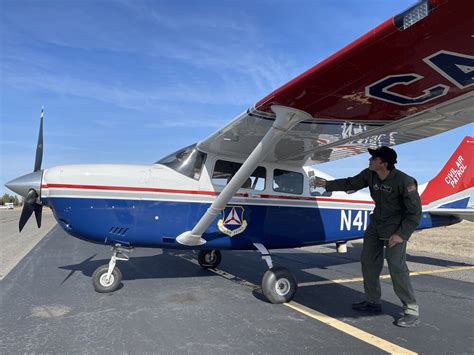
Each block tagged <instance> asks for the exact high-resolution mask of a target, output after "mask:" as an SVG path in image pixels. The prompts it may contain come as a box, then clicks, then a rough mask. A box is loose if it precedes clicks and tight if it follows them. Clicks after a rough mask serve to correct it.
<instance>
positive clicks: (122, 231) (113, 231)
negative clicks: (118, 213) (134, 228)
mask: <svg viewBox="0 0 474 355" xmlns="http://www.w3.org/2000/svg"><path fill="white" fill-rule="evenodd" d="M128 229H129V228H126V227H110V230H109V233H110V234H114V235H125V234H126V233H127V231H128Z"/></svg>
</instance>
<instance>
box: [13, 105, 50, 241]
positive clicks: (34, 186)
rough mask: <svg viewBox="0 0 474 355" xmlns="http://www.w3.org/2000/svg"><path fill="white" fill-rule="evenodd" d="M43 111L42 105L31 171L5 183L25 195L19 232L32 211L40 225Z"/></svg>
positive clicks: (41, 207) (39, 225)
mask: <svg viewBox="0 0 474 355" xmlns="http://www.w3.org/2000/svg"><path fill="white" fill-rule="evenodd" d="M43 111H44V108H43V107H42V108H41V120H40V129H39V134H38V143H37V144H36V157H35V166H34V170H33V173H30V174H27V175H24V176H21V177H19V178H17V179H15V180H12V181H10V182H8V183H7V184H6V186H7V187H8V188H9V189H10V190H12V191H15V192H16V193H18V194H19V195H21V196H23V197H25V200H24V203H23V209H22V211H21V215H20V221H19V224H18V227H19V230H20V232H21V230H22V229H23V227H24V226H25V224H26V222H28V220H29V219H30V217H31V215H32V214H33V212H34V213H35V218H36V224H37V225H38V228H40V227H41V213H42V211H43V205H42V204H41V202H40V200H39V195H38V193H39V191H40V188H41V180H42V175H43V171H42V170H41V163H42V161H43Z"/></svg>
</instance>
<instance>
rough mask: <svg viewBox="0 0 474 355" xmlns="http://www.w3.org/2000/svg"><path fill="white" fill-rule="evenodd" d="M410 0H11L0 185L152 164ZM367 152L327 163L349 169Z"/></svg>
mask: <svg viewBox="0 0 474 355" xmlns="http://www.w3.org/2000/svg"><path fill="white" fill-rule="evenodd" d="M413 3H414V0H409V1H405V0H397V1H395V0H393V1H390V0H386V1H385V0H384V1H382V0H378V1H374V0H372V1H364V2H360V1H349V0H338V1H331V0H325V1H317V0H312V1H278V0H273V1H270V0H268V1H266V0H265V1H263V0H262V1H227V0H221V1H217V0H215V1H202V0H200V1H141V0H136V1H135V0H134V1H131V0H116V1H103V0H99V1H98V0H94V1H92V0H84V1H65V0H43V1H35V0H30V1H26V0H2V1H1V2H0V13H1V14H0V18H1V28H0V36H1V42H0V43H1V51H0V65H1V77H0V80H1V87H0V100H1V101H0V118H1V121H0V164H1V166H0V184H1V187H0V192H1V193H2V194H3V193H4V192H6V191H7V190H6V189H5V188H4V187H3V184H4V183H5V182H7V181H8V180H10V179H13V178H15V177H18V176H20V175H23V174H26V173H29V172H31V171H32V170H33V165H34V155H35V149H36V139H37V134H38V126H39V114H40V110H41V106H42V105H44V106H45V124H44V125H45V126H44V158H43V168H47V167H50V166H54V165H59V164H70V163H138V164H140V163H151V162H153V161H156V160H158V159H159V158H161V157H163V156H165V155H166V154H168V153H170V152H172V151H175V150H177V149H179V148H181V147H183V146H185V145H188V144H191V143H194V142H196V141H198V140H200V139H202V138H204V137H206V136H207V135H209V134H211V133H212V132H214V131H215V130H217V129H218V128H219V127H221V126H223V125H224V124H225V123H227V122H229V121H230V120H231V119H232V118H234V117H235V116H237V115H238V114H239V113H241V112H242V111H244V110H245V109H246V108H247V107H249V106H251V105H252V104H254V103H255V102H256V101H258V100H259V99H261V98H263V97H264V96H265V95H266V94H268V93H269V92H270V91H272V90H274V89H275V88H277V87H279V86H281V85H282V84H284V83H285V82H287V81H288V80H290V79H292V78H293V77H294V76H296V75H298V74H300V73H301V72H302V71H304V70H306V69H308V68H310V67H311V66H313V65H314V64H316V63H318V62H320V61H321V60H323V59H325V58H326V57H328V56H329V55H331V54H332V53H334V52H335V51H336V50H338V49H340V48H341V47H343V46H344V45H346V44H348V43H350V42H351V41H353V40H354V39H356V38H358V37H359V36H360V35H362V34H364V33H365V32H367V31H368V30H370V29H371V28H373V27H375V26H376V25H378V24H379V23H381V22H382V21H384V20H386V19H387V18H389V17H391V16H393V15H395V14H397V13H398V12H400V11H402V10H404V9H405V8H407V7H408V6H410V5H411V4H413ZM467 134H470V135H474V124H470V125H468V126H464V127H462V128H459V129H456V130H453V131H450V132H447V133H444V134H442V135H439V136H436V137H432V138H429V139H424V140H422V141H419V142H414V143H409V144H406V145H401V146H399V147H398V148H397V151H398V153H399V162H400V163H399V164H398V167H399V168H400V169H402V170H405V171H406V172H407V173H409V174H411V175H413V176H415V177H416V178H417V179H418V181H420V182H424V181H427V180H428V179H429V178H430V177H432V176H433V175H435V174H436V173H437V172H438V171H439V169H441V167H442V166H443V165H444V163H445V162H446V160H447V159H448V158H449V156H450V155H451V153H452V152H453V151H454V149H455V148H456V147H457V145H458V143H459V142H460V141H461V139H462V138H463V137H464V136H465V135H467ZM367 158H368V157H367V155H361V156H357V157H354V158H350V159H347V160H344V161H336V162H333V163H327V164H322V165H320V166H319V168H320V169H321V170H324V171H326V172H327V173H329V174H332V175H334V176H348V175H353V174H355V173H357V172H358V171H360V170H361V169H362V168H364V167H365V166H366V164H367Z"/></svg>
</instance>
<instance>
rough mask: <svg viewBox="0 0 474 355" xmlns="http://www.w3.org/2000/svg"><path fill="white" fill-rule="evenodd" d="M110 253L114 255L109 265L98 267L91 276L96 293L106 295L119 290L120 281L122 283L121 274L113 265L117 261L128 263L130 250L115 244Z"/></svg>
mask: <svg viewBox="0 0 474 355" xmlns="http://www.w3.org/2000/svg"><path fill="white" fill-rule="evenodd" d="M112 251H113V252H114V253H113V255H112V257H111V258H110V261H109V264H108V265H107V264H106V265H102V266H99V267H98V268H97V269H96V270H95V271H94V273H93V274H92V284H93V285H94V289H95V290H96V292H99V293H108V292H113V291H115V290H117V289H118V288H119V286H120V281H122V273H121V272H120V270H119V268H118V267H116V266H115V264H116V263H117V260H123V261H128V260H129V259H130V257H129V256H128V253H130V252H131V251H132V248H126V247H122V246H121V245H119V244H116V245H115V246H114V247H113V248H112Z"/></svg>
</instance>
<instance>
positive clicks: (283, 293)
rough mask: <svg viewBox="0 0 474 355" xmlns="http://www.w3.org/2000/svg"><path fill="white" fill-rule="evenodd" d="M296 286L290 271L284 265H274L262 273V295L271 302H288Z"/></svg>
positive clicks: (293, 294)
mask: <svg viewBox="0 0 474 355" xmlns="http://www.w3.org/2000/svg"><path fill="white" fill-rule="evenodd" d="M297 287H298V285H297V283H296V280H295V278H294V277H293V275H292V274H291V272H290V271H289V270H288V269H286V268H284V267H274V268H271V269H270V270H267V272H266V273H265V274H264V275H263V279H262V291H263V295H264V296H265V297H266V298H267V300H269V301H270V302H271V303H285V302H290V301H291V300H292V299H293V297H294V296H295V292H296V288H297Z"/></svg>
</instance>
